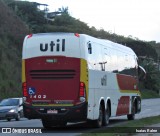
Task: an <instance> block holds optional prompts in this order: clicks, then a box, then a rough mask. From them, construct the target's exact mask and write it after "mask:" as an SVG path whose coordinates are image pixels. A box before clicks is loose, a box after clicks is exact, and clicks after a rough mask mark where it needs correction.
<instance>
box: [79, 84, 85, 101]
mask: <svg viewBox="0 0 160 136" xmlns="http://www.w3.org/2000/svg"><path fill="white" fill-rule="evenodd" d="M79 100H80V102H85V101H86V90H85V84H84V83H83V82H80V89H79Z"/></svg>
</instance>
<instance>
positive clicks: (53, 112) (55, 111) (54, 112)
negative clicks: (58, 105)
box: [47, 110, 58, 114]
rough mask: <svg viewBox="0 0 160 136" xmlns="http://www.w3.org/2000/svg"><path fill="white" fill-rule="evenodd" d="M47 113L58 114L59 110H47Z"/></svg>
mask: <svg viewBox="0 0 160 136" xmlns="http://www.w3.org/2000/svg"><path fill="white" fill-rule="evenodd" d="M47 113H50V114H57V113H58V110H47Z"/></svg>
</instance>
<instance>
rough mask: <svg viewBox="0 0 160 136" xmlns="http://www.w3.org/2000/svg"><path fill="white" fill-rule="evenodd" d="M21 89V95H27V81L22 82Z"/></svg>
mask: <svg viewBox="0 0 160 136" xmlns="http://www.w3.org/2000/svg"><path fill="white" fill-rule="evenodd" d="M22 89H23V96H24V97H27V96H28V92H27V83H26V82H24V83H23V84H22Z"/></svg>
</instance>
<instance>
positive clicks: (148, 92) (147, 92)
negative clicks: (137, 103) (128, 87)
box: [141, 89, 160, 99]
mask: <svg viewBox="0 0 160 136" xmlns="http://www.w3.org/2000/svg"><path fill="white" fill-rule="evenodd" d="M141 95H142V99H150V98H160V95H159V94H157V93H156V92H155V91H151V90H147V89H145V90H143V91H141Z"/></svg>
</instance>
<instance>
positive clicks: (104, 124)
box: [102, 105, 110, 126]
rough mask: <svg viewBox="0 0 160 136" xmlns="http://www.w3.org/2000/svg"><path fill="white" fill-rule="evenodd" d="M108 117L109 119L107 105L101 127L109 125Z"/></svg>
mask: <svg viewBox="0 0 160 136" xmlns="http://www.w3.org/2000/svg"><path fill="white" fill-rule="evenodd" d="M109 117H110V108H109V105H107V109H106V110H105V111H104V116H103V122H102V123H103V124H102V125H103V126H107V125H108V124H109Z"/></svg>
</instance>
